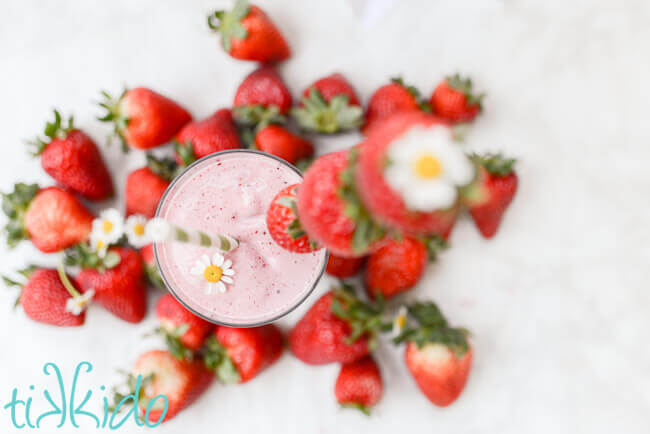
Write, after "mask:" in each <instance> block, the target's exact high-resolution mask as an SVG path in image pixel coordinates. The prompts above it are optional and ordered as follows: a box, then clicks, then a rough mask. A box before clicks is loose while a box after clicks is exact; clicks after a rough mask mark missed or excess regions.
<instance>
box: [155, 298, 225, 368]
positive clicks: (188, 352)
mask: <svg viewBox="0 0 650 434" xmlns="http://www.w3.org/2000/svg"><path fill="white" fill-rule="evenodd" d="M156 317H157V318H158V322H159V323H160V328H159V330H158V331H159V332H160V333H161V334H162V335H163V336H164V337H165V342H166V344H167V348H168V350H169V352H170V353H171V354H172V355H173V356H174V357H176V358H177V359H183V358H185V359H192V358H193V357H194V353H195V352H196V351H198V350H199V349H201V347H202V346H203V343H204V342H205V339H206V337H207V336H208V335H209V334H210V333H211V332H212V330H214V324H212V323H209V322H207V321H205V320H204V319H201V318H199V317H198V316H196V315H194V314H193V313H192V312H190V311H189V310H187V309H186V308H185V306H183V305H182V304H180V303H179V302H178V301H176V299H175V298H174V296H173V295H171V294H165V295H163V296H162V297H160V299H158V303H156Z"/></svg>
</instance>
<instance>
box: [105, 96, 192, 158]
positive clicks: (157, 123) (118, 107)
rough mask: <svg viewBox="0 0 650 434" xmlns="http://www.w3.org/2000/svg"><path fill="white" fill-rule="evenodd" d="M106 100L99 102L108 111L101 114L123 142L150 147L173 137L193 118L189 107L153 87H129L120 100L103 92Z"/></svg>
mask: <svg viewBox="0 0 650 434" xmlns="http://www.w3.org/2000/svg"><path fill="white" fill-rule="evenodd" d="M102 94H103V95H104V97H105V98H106V101H105V102H103V103H101V104H100V105H101V106H102V107H104V108H105V109H106V110H108V113H107V114H106V115H105V116H104V117H102V118H100V120H101V121H104V122H112V123H113V124H114V130H115V134H116V135H118V136H119V137H120V139H121V140H122V144H123V145H125V146H126V145H128V146H130V147H132V148H136V149H151V148H155V147H156V146H160V145H162V144H164V143H167V142H168V141H170V140H171V139H172V138H173V137H174V135H176V133H177V132H178V130H180V129H181V127H182V126H183V125H185V124H186V123H188V122H189V121H191V120H192V115H190V114H189V113H188V112H187V110H185V109H184V108H183V107H181V106H180V105H178V104H176V103H175V102H174V101H172V100H171V99H169V98H167V97H164V96H162V95H160V94H159V93H156V92H154V91H153V90H150V89H147V88H144V87H136V88H135V89H127V90H125V91H124V92H123V93H122V95H120V97H119V98H118V99H117V100H114V99H112V98H111V96H110V95H109V94H108V93H106V92H102Z"/></svg>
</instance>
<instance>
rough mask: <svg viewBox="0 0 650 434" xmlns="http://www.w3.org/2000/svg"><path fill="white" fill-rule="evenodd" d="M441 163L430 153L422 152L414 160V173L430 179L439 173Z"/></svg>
mask: <svg viewBox="0 0 650 434" xmlns="http://www.w3.org/2000/svg"><path fill="white" fill-rule="evenodd" d="M441 172H442V164H440V160H438V159H437V158H436V157H434V156H433V155H431V154H423V155H421V156H420V157H418V159H417V160H415V173H416V174H417V175H418V176H419V177H420V178H422V179H432V178H435V177H437V176H439V175H440V173H441Z"/></svg>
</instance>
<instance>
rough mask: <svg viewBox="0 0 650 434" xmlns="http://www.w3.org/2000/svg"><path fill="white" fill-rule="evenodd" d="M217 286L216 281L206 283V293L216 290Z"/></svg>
mask: <svg viewBox="0 0 650 434" xmlns="http://www.w3.org/2000/svg"><path fill="white" fill-rule="evenodd" d="M215 288H216V287H215V285H214V283H208V284H207V285H205V293H206V294H208V295H209V294H212V293H213V292H214V290H215Z"/></svg>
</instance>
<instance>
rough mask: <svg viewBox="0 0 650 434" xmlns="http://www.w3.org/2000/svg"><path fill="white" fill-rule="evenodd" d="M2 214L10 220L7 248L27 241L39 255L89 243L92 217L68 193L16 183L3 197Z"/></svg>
mask: <svg viewBox="0 0 650 434" xmlns="http://www.w3.org/2000/svg"><path fill="white" fill-rule="evenodd" d="M2 210H3V211H4V213H5V214H6V215H7V217H9V222H8V223H7V225H6V226H5V231H6V232H7V244H8V245H9V247H15V246H16V245H17V244H18V242H19V241H20V240H23V239H28V240H30V241H31V242H32V244H34V246H35V247H36V248H37V249H39V250H40V251H42V252H45V253H52V252H58V251H59V250H63V249H65V248H67V247H70V246H72V245H74V244H77V243H80V242H82V241H85V240H86V239H88V235H89V234H90V230H91V228H92V221H93V218H94V216H93V215H92V214H91V213H90V211H88V210H87V209H86V207H84V205H83V204H82V203H81V202H80V201H79V200H78V199H77V198H76V197H75V196H74V195H73V194H72V193H70V192H67V191H65V190H62V189H60V188H58V187H47V188H39V187H38V185H36V184H31V185H28V184H23V183H18V184H16V185H15V186H14V191H13V192H11V193H3V194H2Z"/></svg>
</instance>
